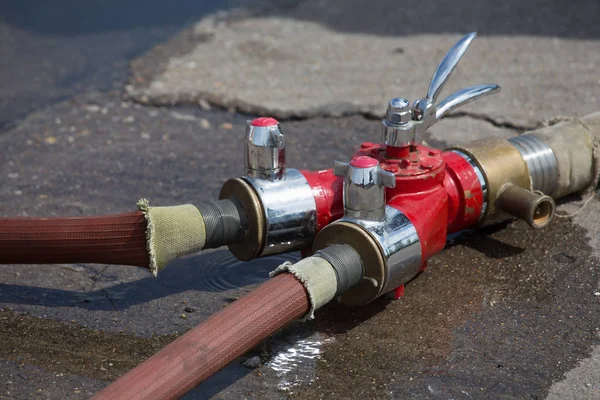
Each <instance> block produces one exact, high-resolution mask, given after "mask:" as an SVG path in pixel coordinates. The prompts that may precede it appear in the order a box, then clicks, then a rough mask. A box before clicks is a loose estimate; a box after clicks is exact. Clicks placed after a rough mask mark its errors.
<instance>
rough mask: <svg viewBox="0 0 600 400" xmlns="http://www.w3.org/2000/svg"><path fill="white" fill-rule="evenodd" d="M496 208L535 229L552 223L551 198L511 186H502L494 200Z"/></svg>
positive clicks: (552, 201) (552, 203) (552, 204)
mask: <svg viewBox="0 0 600 400" xmlns="http://www.w3.org/2000/svg"><path fill="white" fill-rule="evenodd" d="M496 206H497V207H498V208H499V209H500V210H502V211H504V212H506V213H508V214H510V215H512V216H513V217H517V218H519V219H522V220H523V221H525V222H527V223H528V224H529V226H531V227H532V228H535V229H541V228H544V227H546V226H547V225H548V224H549V223H550V222H551V221H552V217H553V216H554V209H555V204H554V200H552V197H550V196H547V195H545V194H543V193H542V192H531V191H529V190H527V189H523V188H522V187H519V186H516V185H513V184H507V185H505V186H504V188H503V189H502V191H501V192H500V195H499V196H498V198H497V199H496Z"/></svg>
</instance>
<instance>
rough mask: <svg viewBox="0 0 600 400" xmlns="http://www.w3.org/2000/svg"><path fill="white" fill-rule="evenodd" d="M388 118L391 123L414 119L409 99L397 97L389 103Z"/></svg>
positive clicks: (399, 123)
mask: <svg viewBox="0 0 600 400" xmlns="http://www.w3.org/2000/svg"><path fill="white" fill-rule="evenodd" d="M386 120H387V121H388V122H389V123H391V124H398V125H401V124H406V123H408V122H409V121H410V120H412V112H411V108H410V103H409V102H408V100H406V99H405V98H402V97H396V98H394V99H392V100H390V102H389V104H388V109H387V114H386Z"/></svg>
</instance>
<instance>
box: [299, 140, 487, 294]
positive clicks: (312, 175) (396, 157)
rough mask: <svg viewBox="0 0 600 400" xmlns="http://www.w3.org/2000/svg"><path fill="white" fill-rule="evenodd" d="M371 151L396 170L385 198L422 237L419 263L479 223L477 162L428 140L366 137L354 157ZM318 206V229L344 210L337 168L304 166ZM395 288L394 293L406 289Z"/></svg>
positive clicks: (480, 202)
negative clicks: (394, 142) (398, 142)
mask: <svg viewBox="0 0 600 400" xmlns="http://www.w3.org/2000/svg"><path fill="white" fill-rule="evenodd" d="M359 156H368V157H372V158H375V159H376V160H378V161H379V163H380V167H381V168H382V169H383V170H385V171H389V172H392V173H393V174H394V175H396V186H395V187H394V188H387V189H386V198H387V204H388V205H389V206H392V207H395V208H397V209H398V210H400V211H401V212H403V213H404V214H405V215H406V216H407V218H408V219H409V220H410V221H411V223H412V224H413V225H414V226H415V229H416V230H417V234H418V235H419V240H420V242H421V254H422V256H421V259H422V262H421V268H422V269H424V268H425V267H426V265H427V259H428V258H429V257H431V256H432V255H433V254H435V253H437V252H439V251H441V250H442V249H443V248H444V246H445V244H446V236H447V235H448V234H449V233H453V232H457V231H460V230H462V229H466V228H469V227H472V226H473V225H475V224H476V223H477V222H478V221H479V218H480V216H481V214H482V211H483V204H484V198H483V189H482V187H481V183H480V181H479V178H478V176H477V174H476V172H475V170H474V169H473V166H472V165H471V164H470V163H469V162H468V161H467V160H466V159H465V158H463V157H462V156H460V155H459V154H457V153H455V152H453V151H445V152H442V151H440V150H437V149H433V148H430V147H427V146H416V147H412V146H410V147H409V146H407V147H392V146H387V148H386V146H385V145H379V144H374V143H370V142H365V143H363V144H362V145H361V147H360V150H359V151H358V152H357V153H356V154H355V155H354V157H359ZM301 172H302V174H304V176H305V177H306V180H307V181H308V183H309V184H310V186H311V188H312V190H313V194H314V196H315V202H316V206H317V231H319V230H321V229H322V228H323V227H325V226H326V225H327V224H329V223H331V222H333V221H335V220H336V219H339V218H341V217H342V216H343V213H344V208H343V179H342V178H340V177H337V176H335V175H333V170H332V169H328V170H323V171H318V172H310V171H301ZM402 289H403V288H402V287H401V288H398V289H397V290H396V292H395V293H396V296H399V295H401V293H403V290H402Z"/></svg>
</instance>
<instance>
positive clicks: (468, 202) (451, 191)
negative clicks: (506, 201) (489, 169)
mask: <svg viewBox="0 0 600 400" xmlns="http://www.w3.org/2000/svg"><path fill="white" fill-rule="evenodd" d="M442 158H443V159H444V161H445V162H446V165H447V168H446V170H447V174H446V178H445V179H444V187H445V188H446V191H447V192H448V233H453V232H458V231H460V230H463V229H466V228H470V227H472V226H473V225H475V224H477V222H479V219H480V218H481V213H482V212H483V204H484V199H483V189H482V187H481V183H480V182H479V178H478V177H477V174H476V173H475V171H474V170H473V166H472V165H471V164H469V162H468V161H467V160H465V159H464V158H463V157H461V156H460V155H458V154H456V153H455V152H453V151H445V152H443V153H442Z"/></svg>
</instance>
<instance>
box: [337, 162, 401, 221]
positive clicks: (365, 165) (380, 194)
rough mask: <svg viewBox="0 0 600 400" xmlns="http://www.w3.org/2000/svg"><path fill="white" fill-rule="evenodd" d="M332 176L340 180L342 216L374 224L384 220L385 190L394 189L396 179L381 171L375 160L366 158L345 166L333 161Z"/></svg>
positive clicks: (392, 175) (389, 173)
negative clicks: (342, 203)
mask: <svg viewBox="0 0 600 400" xmlns="http://www.w3.org/2000/svg"><path fill="white" fill-rule="evenodd" d="M333 173H334V174H335V175H336V176H343V177H344V210H345V215H346V216H348V217H353V218H357V219H368V220H375V221H380V220H382V219H383V218H384V217H385V188H386V187H389V188H393V187H395V186H396V176H395V175H394V174H392V173H391V172H387V171H383V170H382V169H381V168H380V167H379V161H377V160H376V159H374V158H371V157H366V156H360V157H355V158H353V159H352V161H350V162H349V163H344V162H340V161H335V162H334V164H333Z"/></svg>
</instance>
